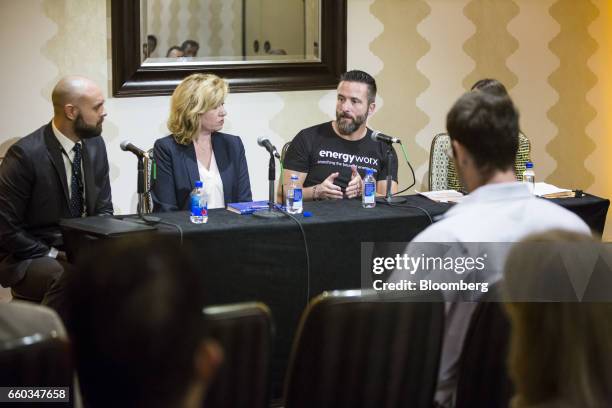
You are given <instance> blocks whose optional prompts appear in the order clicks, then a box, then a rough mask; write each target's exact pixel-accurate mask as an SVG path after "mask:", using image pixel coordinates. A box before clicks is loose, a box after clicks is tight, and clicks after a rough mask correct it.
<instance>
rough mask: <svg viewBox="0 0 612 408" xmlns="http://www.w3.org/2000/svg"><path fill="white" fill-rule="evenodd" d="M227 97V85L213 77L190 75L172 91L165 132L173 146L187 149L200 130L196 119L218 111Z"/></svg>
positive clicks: (208, 75) (222, 80) (209, 75)
mask: <svg viewBox="0 0 612 408" xmlns="http://www.w3.org/2000/svg"><path fill="white" fill-rule="evenodd" d="M227 93H228V84H227V82H226V81H225V80H224V79H222V78H219V77H218V76H216V75H213V74H193V75H189V76H188V77H187V78H185V79H183V81H182V82H181V83H180V84H179V85H178V86H177V87H176V89H175V90H174V93H172V98H171V100H170V117H169V118H168V130H170V132H172V134H173V135H174V140H176V142H177V143H180V144H183V145H188V144H189V143H191V142H192V141H193V139H194V137H195V136H196V134H197V132H198V130H199V128H200V115H201V114H203V113H206V112H208V111H210V110H213V109H216V108H218V107H219V106H220V105H222V104H223V102H224V101H225V96H226V95H227Z"/></svg>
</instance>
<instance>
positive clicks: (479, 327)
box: [455, 285, 514, 408]
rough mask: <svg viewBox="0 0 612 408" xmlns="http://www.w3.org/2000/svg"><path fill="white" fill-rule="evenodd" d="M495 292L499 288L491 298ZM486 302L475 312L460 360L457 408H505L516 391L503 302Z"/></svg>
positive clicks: (508, 325)
mask: <svg viewBox="0 0 612 408" xmlns="http://www.w3.org/2000/svg"><path fill="white" fill-rule="evenodd" d="M496 290H497V285H495V287H493V290H492V291H490V293H491V298H493V296H495V295H494V293H495V291H496ZM483 300H485V301H481V302H480V303H479V304H478V306H476V309H475V310H474V314H473V315H472V318H471V320H470V326H469V328H468V331H467V334H466V336H465V340H464V343H463V349H462V351H461V357H460V358H459V367H458V373H457V375H458V382H457V396H456V403H455V407H456V408H468V407H470V408H471V407H496V408H505V407H508V406H509V404H510V399H511V398H512V394H513V392H514V388H513V385H512V382H511V380H510V377H509V376H508V367H507V360H508V346H509V338H510V322H509V320H508V318H507V316H506V314H505V312H504V310H503V304H502V303H499V302H487V301H486V299H483Z"/></svg>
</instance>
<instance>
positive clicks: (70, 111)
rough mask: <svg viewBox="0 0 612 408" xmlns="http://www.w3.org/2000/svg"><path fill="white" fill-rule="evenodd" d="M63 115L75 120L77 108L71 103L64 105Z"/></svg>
mask: <svg viewBox="0 0 612 408" xmlns="http://www.w3.org/2000/svg"><path fill="white" fill-rule="evenodd" d="M64 115H66V117H67V118H68V119H70V120H75V119H76V118H77V116H79V108H77V107H76V106H74V105H73V104H71V103H68V104H66V105H64Z"/></svg>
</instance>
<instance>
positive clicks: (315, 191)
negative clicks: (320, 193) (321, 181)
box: [312, 184, 319, 201]
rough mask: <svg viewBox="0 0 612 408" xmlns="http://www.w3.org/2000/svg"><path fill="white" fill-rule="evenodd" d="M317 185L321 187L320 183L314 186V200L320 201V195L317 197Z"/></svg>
mask: <svg viewBox="0 0 612 408" xmlns="http://www.w3.org/2000/svg"><path fill="white" fill-rule="evenodd" d="M317 187H319V185H318V184H315V185H314V186H312V201H319V197H317Z"/></svg>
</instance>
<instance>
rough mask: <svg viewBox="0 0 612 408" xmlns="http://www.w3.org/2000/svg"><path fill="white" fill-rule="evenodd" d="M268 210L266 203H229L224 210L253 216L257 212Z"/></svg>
mask: <svg viewBox="0 0 612 408" xmlns="http://www.w3.org/2000/svg"><path fill="white" fill-rule="evenodd" d="M266 208H268V201H267V200H266V201H248V202H245V203H230V204H228V205H227V207H226V209H227V210H228V211H231V212H233V213H236V214H242V215H245V214H253V213H254V212H255V211H258V210H265V209H266Z"/></svg>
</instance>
